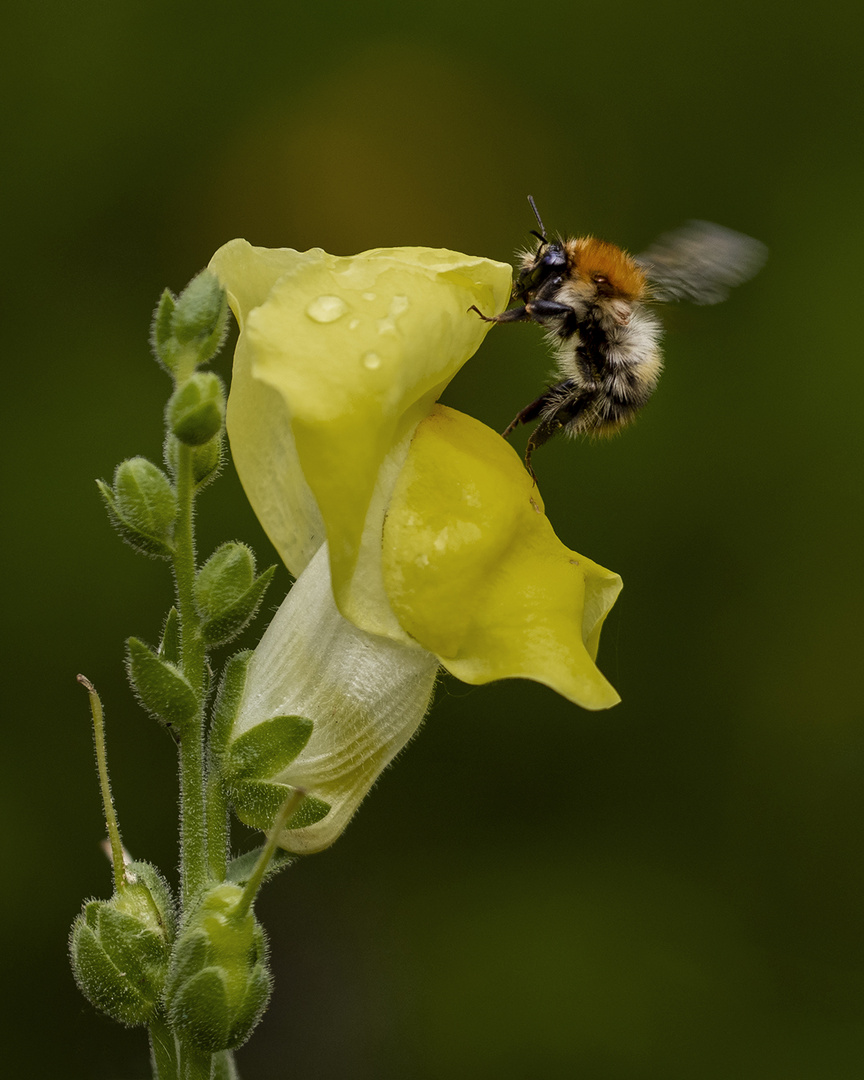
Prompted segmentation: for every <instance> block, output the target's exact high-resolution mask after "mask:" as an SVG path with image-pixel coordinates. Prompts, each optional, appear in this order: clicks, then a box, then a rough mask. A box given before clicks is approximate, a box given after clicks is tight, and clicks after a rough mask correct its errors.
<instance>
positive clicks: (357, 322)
mask: <svg viewBox="0 0 864 1080" xmlns="http://www.w3.org/2000/svg"><path fill="white" fill-rule="evenodd" d="M359 325H360V320H359V319H352V320H351V322H349V323H348V329H349V330H356V329H357V327H358V326H359Z"/></svg>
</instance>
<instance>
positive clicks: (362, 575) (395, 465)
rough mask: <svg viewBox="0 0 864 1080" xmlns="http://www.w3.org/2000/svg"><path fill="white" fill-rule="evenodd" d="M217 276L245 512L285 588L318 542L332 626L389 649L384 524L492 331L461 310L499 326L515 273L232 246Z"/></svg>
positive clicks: (396, 251)
mask: <svg viewBox="0 0 864 1080" xmlns="http://www.w3.org/2000/svg"><path fill="white" fill-rule="evenodd" d="M211 268H212V269H213V270H214V272H215V273H216V274H217V275H218V276H219V278H220V280H221V281H222V283H223V284H224V285H225V287H226V289H227V291H228V294H229V300H230V302H231V305H232V308H233V309H234V311H235V314H236V315H237V318H238V322H239V324H240V327H241V339H240V343H239V345H238V354H237V362H236V367H235V374H234V384H233V385H232V399H233V400H229V411H228V433H229V437H230V439H231V448H232V453H233V455H234V459H235V462H236V464H237V469H238V472H239V474H240V478H241V480H242V482H243V485H244V488H245V489H246V493H247V495H248V497H249V500H250V502H251V503H252V506H253V509H254V510H255V512H256V514H257V516H258V518H259V520H260V521H261V522H262V524H263V526H264V528H265V529H266V531H267V533H268V535H269V536H270V538H271V540H272V541H273V543H274V545H275V546H276V548H277V550H278V551H279V553H280V555H281V556H282V558H283V559H284V560H285V562H286V564H287V565H288V567H289V569H291V570H292V572H294V573H295V574H296V573H299V571H300V570H302V569H303V567H304V566H305V565H306V563H307V562H308V561H309V559H310V558H311V555H312V553H313V552H314V550H316V548H317V546H318V545H319V544H320V542H321V540H322V539H323V537H322V535H321V533H322V530H323V531H324V532H326V538H327V539H328V541H329V545H330V561H331V570H332V575H333V589H334V593H335V596H336V600H337V603H338V605H339V608H340V610H341V611H342V612H343V614H344V615H345V616H346V617H347V618H349V619H351V620H352V621H353V622H355V623H356V624H357V625H358V626H361V627H363V628H365V629H367V630H370V631H373V632H377V633H388V634H391V635H397V636H398V635H399V634H400V631H399V629H398V625H397V624H396V623H395V620H394V619H393V616H392V613H391V612H390V611H389V608H388V607H387V604H386V598H385V596H384V592H383V587H382V585H381V569H380V561H379V558H378V542H377V537H380V535H381V527H382V523H383V516H384V510H385V507H386V505H387V502H388V501H389V495H390V491H391V490H392V485H393V483H395V479H396V476H397V475H398V472H399V468H400V466H401V462H402V460H403V459H404V456H405V454H406V453H407V450H408V445H409V441H410V437H411V433H412V432H413V430H414V428H415V427H416V425H417V424H418V423H419V421H420V420H422V419H423V418H424V417H425V416H426V415H428V413H429V411H430V409H431V408H432V405H433V403H434V402H435V400H436V399H437V397H438V395H439V394H440V393H441V391H442V390H443V389H444V387H445V386H446V385H447V383H448V382H449V381H450V379H452V377H453V376H454V375H455V373H456V372H457V371H458V370H459V368H460V367H461V366H462V364H464V363H465V361H466V360H467V359H468V358H469V357H470V356H472V355H473V353H474V352H475V351H476V350H477V348H478V346H479V345H480V342H481V341H482V340H483V337H484V336H485V334H486V332H487V330H488V327H489V324H488V323H484V322H482V321H481V320H480V319H479V318H478V317H477V315H476V314H475V313H474V312H469V311H468V308H469V307H470V306H471V305H472V304H476V305H477V306H478V307H480V309H481V310H483V311H484V312H486V311H489V312H495V311H500V310H502V309H503V308H504V307H505V306H506V303H507V300H508V297H509V292H510V273H511V271H510V267H509V266H506V265H505V264H503V263H496V262H492V261H490V260H488V259H480V258H473V257H471V256H467V255H460V254H459V253H457V252H452V251H446V250H438V249H430V248H386V249H385V248H380V249H375V250H373V251H367V252H364V253H363V254H362V255H358V256H354V257H351V258H341V257H337V256H333V255H327V254H326V253H324V252H322V251H320V250H314V251H310V252H305V253H300V252H293V251H288V250H287V249H286V250H282V251H271V250H268V249H264V248H253V247H251V246H250V245H249V244H247V243H246V242H245V241H240V240H235V241H232V242H231V243H230V244H227V245H226V246H225V247H224V248H222V249H220V251H219V252H217V253H216V255H215V256H214V258H213V260H212V262H211ZM364 532H365V535H366V537H367V539H368V538H372V537H374V538H376V542H375V543H371V544H370V543H366V544H364V543H363V539H364ZM361 547H362V548H363V551H362V552H361ZM361 555H362V558H361Z"/></svg>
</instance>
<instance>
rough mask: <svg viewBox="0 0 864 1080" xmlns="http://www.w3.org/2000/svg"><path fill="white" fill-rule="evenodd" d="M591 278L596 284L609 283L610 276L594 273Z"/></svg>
mask: <svg viewBox="0 0 864 1080" xmlns="http://www.w3.org/2000/svg"><path fill="white" fill-rule="evenodd" d="M591 280H592V281H593V282H594V284H595V285H608V284H609V278H607V277H606V275H605V274H594V275H592V277H591Z"/></svg>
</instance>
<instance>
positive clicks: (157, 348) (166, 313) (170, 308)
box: [150, 289, 177, 374]
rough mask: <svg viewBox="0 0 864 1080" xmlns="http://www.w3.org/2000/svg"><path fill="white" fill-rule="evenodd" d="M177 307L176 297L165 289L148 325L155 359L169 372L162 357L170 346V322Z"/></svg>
mask: <svg viewBox="0 0 864 1080" xmlns="http://www.w3.org/2000/svg"><path fill="white" fill-rule="evenodd" d="M176 307H177V302H176V297H175V296H174V294H173V293H172V292H171V290H170V289H165V290H164V291H163V293H162V295H161V296H160V297H159V303H158V304H157V305H156V310H155V311H154V312H153V322H152V324H151V327H150V345H151V347H152V349H153V353H154V355H155V356H156V359H157V360H159V362H160V363H161V364H163V366H165V368H166V370H167V371H168V372H169V374H170V368H168V366H167V364H165V361H164V359H163V357H164V356H165V355H167V354H168V352H169V351H170V347H171V335H172V322H173V320H174V309H175V308H176Z"/></svg>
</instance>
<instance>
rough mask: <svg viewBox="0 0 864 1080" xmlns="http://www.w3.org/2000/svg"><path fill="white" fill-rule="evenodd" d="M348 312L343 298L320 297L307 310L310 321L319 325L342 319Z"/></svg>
mask: <svg viewBox="0 0 864 1080" xmlns="http://www.w3.org/2000/svg"><path fill="white" fill-rule="evenodd" d="M347 310H348V305H347V304H346V303H345V301H344V300H343V299H342V297H341V296H319V297H317V298H316V299H315V300H313V301H312V302H311V303H310V304H309V306H308V307H307V308H306V314H307V315H308V316H309V318H310V319H314V320H315V322H319V323H331V322H336V320H337V319H340V318H341V317H342V316H343V315H344V314H345V312H346V311H347Z"/></svg>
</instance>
